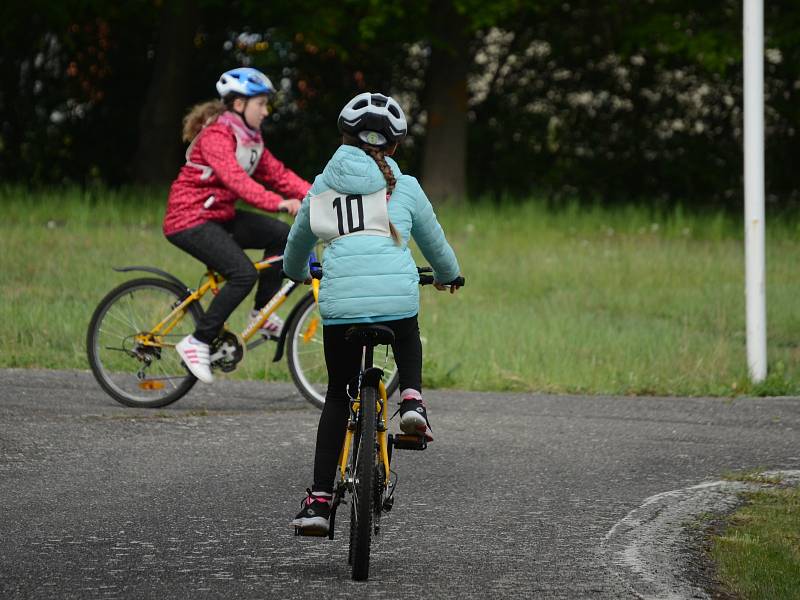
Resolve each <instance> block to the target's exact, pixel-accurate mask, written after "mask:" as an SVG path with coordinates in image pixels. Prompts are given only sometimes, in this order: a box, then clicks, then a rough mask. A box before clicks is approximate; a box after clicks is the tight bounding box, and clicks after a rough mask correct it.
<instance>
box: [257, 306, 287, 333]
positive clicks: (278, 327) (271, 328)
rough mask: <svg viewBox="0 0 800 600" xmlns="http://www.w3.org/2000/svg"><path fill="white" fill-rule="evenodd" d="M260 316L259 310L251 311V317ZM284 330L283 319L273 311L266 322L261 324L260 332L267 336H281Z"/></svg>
mask: <svg viewBox="0 0 800 600" xmlns="http://www.w3.org/2000/svg"><path fill="white" fill-rule="evenodd" d="M257 316H258V311H257V310H251V311H250V319H251V320H252V319H255V318H256V317H257ZM282 331H283V319H281V318H280V317H279V316H278V315H276V314H275V313H272V314H271V315H270V316H269V317H268V318H267V320H266V321H264V324H263V325H262V326H261V329H260V330H259V333H260V334H261V335H263V336H264V337H267V338H279V337H281V332H282Z"/></svg>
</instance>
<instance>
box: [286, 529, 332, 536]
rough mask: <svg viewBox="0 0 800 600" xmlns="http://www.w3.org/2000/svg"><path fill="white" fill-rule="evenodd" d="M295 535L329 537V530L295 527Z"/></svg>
mask: <svg viewBox="0 0 800 600" xmlns="http://www.w3.org/2000/svg"><path fill="white" fill-rule="evenodd" d="M294 535H295V537H297V536H303V537H328V532H327V531H321V530H319V529H303V528H302V527H295V528H294Z"/></svg>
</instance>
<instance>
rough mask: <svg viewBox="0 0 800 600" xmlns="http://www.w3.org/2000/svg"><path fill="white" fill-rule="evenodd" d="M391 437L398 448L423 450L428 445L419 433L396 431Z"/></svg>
mask: <svg viewBox="0 0 800 600" xmlns="http://www.w3.org/2000/svg"><path fill="white" fill-rule="evenodd" d="M392 439H393V442H394V447H395V448H397V449H398V450H425V448H427V447H428V442H427V441H426V440H425V437H424V436H421V435H407V434H403V433H397V434H395V435H394V436H392Z"/></svg>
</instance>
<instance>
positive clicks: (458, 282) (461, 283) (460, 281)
mask: <svg viewBox="0 0 800 600" xmlns="http://www.w3.org/2000/svg"><path fill="white" fill-rule="evenodd" d="M445 285H456V286H458V287H464V278H463V277H456V278H455V279H453V281H451V282H450V283H447V284H445Z"/></svg>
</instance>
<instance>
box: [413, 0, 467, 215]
mask: <svg viewBox="0 0 800 600" xmlns="http://www.w3.org/2000/svg"><path fill="white" fill-rule="evenodd" d="M434 6H435V8H434V9H433V10H434V14H432V17H433V18H434V19H435V24H434V35H435V38H434V40H432V43H431V59H430V64H429V66H428V73H427V75H426V84H425V110H426V112H427V115H428V124H427V135H426V137H425V147H424V152H423V162H422V184H423V187H424V188H425V192H426V193H427V194H428V196H429V197H430V198H431V199H433V200H445V199H448V200H451V201H455V202H463V201H464V200H465V198H466V193H467V180H466V165H467V71H468V69H469V60H470V57H469V38H468V37H467V28H466V20H465V19H464V18H463V17H462V16H461V15H459V14H457V13H456V11H455V10H454V8H453V6H452V4H451V3H450V2H440V3H435V5H434Z"/></svg>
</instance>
